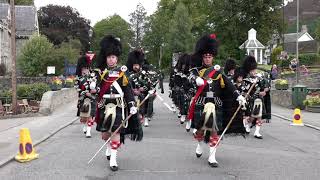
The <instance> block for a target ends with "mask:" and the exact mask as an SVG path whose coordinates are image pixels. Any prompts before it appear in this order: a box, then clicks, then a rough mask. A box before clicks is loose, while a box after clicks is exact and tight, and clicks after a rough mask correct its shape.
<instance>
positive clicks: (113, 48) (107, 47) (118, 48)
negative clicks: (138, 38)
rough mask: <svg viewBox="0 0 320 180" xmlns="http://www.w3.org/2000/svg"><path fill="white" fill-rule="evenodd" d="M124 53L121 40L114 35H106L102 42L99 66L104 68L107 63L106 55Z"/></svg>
mask: <svg viewBox="0 0 320 180" xmlns="http://www.w3.org/2000/svg"><path fill="white" fill-rule="evenodd" d="M121 53H122V45H121V43H120V40H119V39H117V38H116V37H114V36H113V35H107V36H105V37H104V38H103V39H102V40H101V42H100V53H99V58H98V61H97V66H98V67H99V68H100V69H104V68H105V67H106V66H107V65H106V57H107V56H110V55H115V56H118V57H119V56H120V55H121Z"/></svg>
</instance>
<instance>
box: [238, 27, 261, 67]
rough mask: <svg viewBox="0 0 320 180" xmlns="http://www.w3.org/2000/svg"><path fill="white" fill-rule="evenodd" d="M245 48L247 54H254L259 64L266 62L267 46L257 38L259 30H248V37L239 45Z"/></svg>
mask: <svg viewBox="0 0 320 180" xmlns="http://www.w3.org/2000/svg"><path fill="white" fill-rule="evenodd" d="M239 48H240V49H245V50H246V53H247V55H251V56H254V57H255V58H256V61H257V63H258V64H266V61H265V59H264V54H263V53H264V49H265V46H264V45H263V44H262V43H261V42H259V41H258V40H257V31H256V30H255V29H253V28H251V29H250V30H249V31H248V39H247V40H246V41H245V42H244V43H243V44H242V45H241V46H240V47H239Z"/></svg>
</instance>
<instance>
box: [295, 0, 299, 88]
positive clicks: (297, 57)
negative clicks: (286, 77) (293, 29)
mask: <svg viewBox="0 0 320 180" xmlns="http://www.w3.org/2000/svg"><path fill="white" fill-rule="evenodd" d="M298 40H299V0H297V42H296V59H297V67H296V83H297V84H299V68H300V63H299V42H298Z"/></svg>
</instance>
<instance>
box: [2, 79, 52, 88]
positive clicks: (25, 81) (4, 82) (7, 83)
mask: <svg viewBox="0 0 320 180" xmlns="http://www.w3.org/2000/svg"><path fill="white" fill-rule="evenodd" d="M49 80H50V79H49V78H47V77H17V84H33V83H48V82H50V81H49ZM0 87H1V88H0V90H8V89H11V77H8V76H5V77H4V76H0Z"/></svg>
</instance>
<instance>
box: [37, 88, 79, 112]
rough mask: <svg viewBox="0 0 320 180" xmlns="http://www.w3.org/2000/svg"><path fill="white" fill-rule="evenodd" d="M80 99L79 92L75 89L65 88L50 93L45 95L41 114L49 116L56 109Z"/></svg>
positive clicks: (42, 100) (41, 105) (41, 104)
mask: <svg viewBox="0 0 320 180" xmlns="http://www.w3.org/2000/svg"><path fill="white" fill-rule="evenodd" d="M76 99H78V92H77V91H76V89H75V88H63V89H61V90H59V91H48V92H46V93H44V94H43V96H42V99H41V103H40V110H39V112H40V113H41V114H45V115H49V114H51V113H52V112H53V111H54V110H55V109H56V108H58V107H59V106H61V105H63V104H67V103H69V102H72V101H74V100H76Z"/></svg>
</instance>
